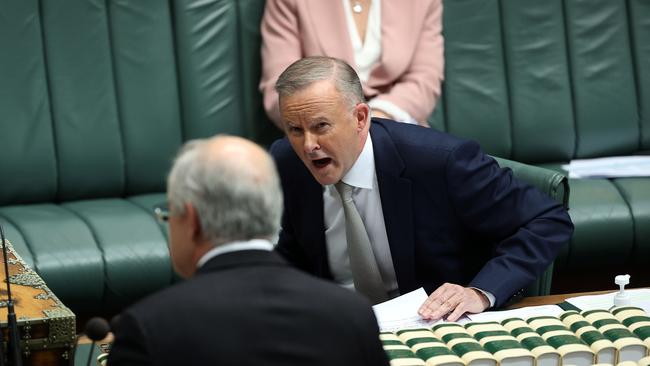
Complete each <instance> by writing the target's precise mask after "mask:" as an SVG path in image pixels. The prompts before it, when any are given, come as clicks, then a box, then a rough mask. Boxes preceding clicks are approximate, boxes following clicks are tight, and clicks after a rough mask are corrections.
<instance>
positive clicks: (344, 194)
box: [334, 181, 352, 202]
mask: <svg viewBox="0 0 650 366" xmlns="http://www.w3.org/2000/svg"><path fill="white" fill-rule="evenodd" d="M334 187H335V188H336V190H337V191H338V192H339V194H340V195H341V199H342V200H343V201H344V202H347V201H351V200H352V186H351V185H349V184H347V183H344V182H343V181H339V182H338V183H336V184H335V185H334Z"/></svg>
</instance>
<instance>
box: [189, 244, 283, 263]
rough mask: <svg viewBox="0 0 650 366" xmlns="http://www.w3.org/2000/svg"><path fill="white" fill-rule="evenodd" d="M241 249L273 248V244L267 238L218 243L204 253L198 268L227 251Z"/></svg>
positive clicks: (269, 249)
mask: <svg viewBox="0 0 650 366" xmlns="http://www.w3.org/2000/svg"><path fill="white" fill-rule="evenodd" d="M240 250H268V251H269V252H270V251H272V250H273V244H271V242H270V241H268V240H266V239H253V240H247V241H233V242H230V243H226V244H221V245H217V246H216V247H214V248H212V249H210V250H209V251H208V252H207V253H205V254H203V256H202V257H201V259H199V261H198V262H197V263H196V268H201V267H202V266H203V265H204V264H206V263H207V262H208V261H209V260H210V259H212V258H214V257H216V256H218V255H221V254H225V253H230V252H237V251H240Z"/></svg>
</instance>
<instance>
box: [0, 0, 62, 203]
mask: <svg viewBox="0 0 650 366" xmlns="http://www.w3.org/2000/svg"><path fill="white" fill-rule="evenodd" d="M38 4H39V2H38V1H36V0H24V1H4V2H2V6H1V8H2V10H0V12H1V13H2V15H0V16H1V17H2V20H0V50H1V51H0V126H1V127H2V128H1V132H0V149H1V154H2V155H1V158H0V172H1V173H2V184H1V185H0V187H1V188H0V204H5V205H6V204H15V203H28V202H44V201H49V200H52V199H54V197H55V195H56V189H57V172H56V166H57V162H56V154H55V150H54V148H55V147H54V137H53V136H54V135H53V133H54V132H53V131H52V121H51V114H50V113H51V110H50V108H51V106H50V102H49V98H48V85H47V78H46V68H45V63H44V61H43V47H42V38H41V33H42V29H41V25H40V22H39V16H38Z"/></svg>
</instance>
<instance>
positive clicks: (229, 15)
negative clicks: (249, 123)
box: [172, 0, 246, 140]
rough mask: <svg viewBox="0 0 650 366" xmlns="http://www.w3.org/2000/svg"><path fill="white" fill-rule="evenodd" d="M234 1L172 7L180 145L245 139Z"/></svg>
mask: <svg viewBox="0 0 650 366" xmlns="http://www.w3.org/2000/svg"><path fill="white" fill-rule="evenodd" d="M235 3H236V1H234V0H227V1H207V2H206V1H204V0H187V1H174V2H173V3H172V6H173V10H172V11H173V17H174V26H175V34H174V37H175V40H176V57H177V62H178V73H179V78H180V80H179V87H180V95H181V110H182V120H183V139H184V140H187V139H194V138H199V137H206V136H211V135H214V134H216V133H218V132H221V133H229V134H233V135H245V133H246V128H245V124H244V123H242V118H243V117H242V115H241V110H242V104H241V102H242V101H241V95H242V94H241V85H240V80H239V77H238V73H237V72H238V65H239V63H240V61H241V60H240V58H239V55H238V53H237V51H236V50H237V47H238V45H237V39H238V31H239V29H238V27H237V23H238V22H237V8H236V4H235Z"/></svg>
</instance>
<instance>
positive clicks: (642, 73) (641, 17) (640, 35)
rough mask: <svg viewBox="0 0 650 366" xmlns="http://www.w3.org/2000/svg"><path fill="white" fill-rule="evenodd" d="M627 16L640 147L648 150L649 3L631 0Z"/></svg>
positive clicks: (649, 94) (649, 95)
mask: <svg viewBox="0 0 650 366" xmlns="http://www.w3.org/2000/svg"><path fill="white" fill-rule="evenodd" d="M628 14H629V15H630V24H631V26H630V30H631V34H632V45H633V46H632V49H633V50H634V52H633V53H632V56H633V60H634V67H635V70H637V73H636V86H637V93H638V98H637V101H638V102H639V118H640V119H641V146H642V149H643V150H650V1H647V0H631V1H630V2H629V8H628Z"/></svg>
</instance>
